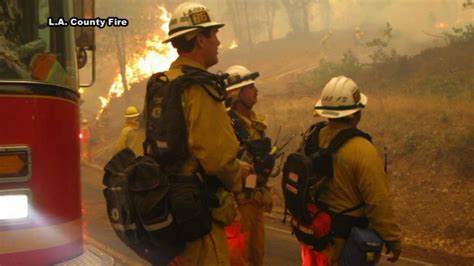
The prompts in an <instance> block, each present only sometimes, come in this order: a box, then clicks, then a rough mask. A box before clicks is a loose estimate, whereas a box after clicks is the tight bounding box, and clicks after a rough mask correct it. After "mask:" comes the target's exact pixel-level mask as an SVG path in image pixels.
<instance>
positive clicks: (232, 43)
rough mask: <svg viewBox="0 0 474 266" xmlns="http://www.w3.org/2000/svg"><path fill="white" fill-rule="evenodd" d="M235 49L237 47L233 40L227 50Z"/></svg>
mask: <svg viewBox="0 0 474 266" xmlns="http://www.w3.org/2000/svg"><path fill="white" fill-rule="evenodd" d="M237 47H239V45H238V44H237V42H236V41H235V40H232V42H231V43H230V45H229V49H234V48H237Z"/></svg>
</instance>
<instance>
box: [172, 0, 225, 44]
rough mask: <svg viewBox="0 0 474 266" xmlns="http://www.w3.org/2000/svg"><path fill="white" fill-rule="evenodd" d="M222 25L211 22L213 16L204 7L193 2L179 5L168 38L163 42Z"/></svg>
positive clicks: (173, 16) (221, 25) (221, 24)
mask: <svg viewBox="0 0 474 266" xmlns="http://www.w3.org/2000/svg"><path fill="white" fill-rule="evenodd" d="M223 26H224V24H223V23H219V22H216V21H214V20H213V16H212V14H211V12H210V10H209V8H207V7H206V6H205V5H203V4H199V3H193V2H186V3H182V4H180V5H179V6H178V7H176V9H175V10H174V12H173V15H172V16H171V20H170V24H169V32H168V38H167V39H166V40H164V41H163V42H164V43H166V42H169V41H171V40H172V39H174V38H176V37H178V36H182V35H185V34H187V33H191V32H194V31H196V30H199V29H203V28H209V27H219V28H220V27H223Z"/></svg>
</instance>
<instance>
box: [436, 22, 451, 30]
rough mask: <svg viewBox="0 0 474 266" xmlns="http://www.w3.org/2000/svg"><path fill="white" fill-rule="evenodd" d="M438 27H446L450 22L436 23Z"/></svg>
mask: <svg viewBox="0 0 474 266" xmlns="http://www.w3.org/2000/svg"><path fill="white" fill-rule="evenodd" d="M434 27H435V28H437V29H446V28H447V27H448V23H446V22H438V23H436V24H435V25H434Z"/></svg>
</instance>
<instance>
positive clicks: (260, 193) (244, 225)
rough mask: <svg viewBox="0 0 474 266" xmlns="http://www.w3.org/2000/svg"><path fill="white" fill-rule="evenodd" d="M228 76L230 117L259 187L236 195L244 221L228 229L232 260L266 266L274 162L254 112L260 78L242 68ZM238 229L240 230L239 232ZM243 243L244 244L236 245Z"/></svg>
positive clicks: (235, 68)
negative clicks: (266, 226) (266, 217)
mask: <svg viewBox="0 0 474 266" xmlns="http://www.w3.org/2000/svg"><path fill="white" fill-rule="evenodd" d="M225 73H227V74H229V77H228V78H227V89H226V90H227V98H228V101H229V102H228V104H229V107H230V108H229V111H228V113H229V116H230V118H231V122H232V125H233V127H234V130H235V133H236V135H237V139H238V140H239V141H240V145H241V152H240V156H241V157H242V158H243V159H247V160H249V162H250V163H253V164H254V167H255V170H256V187H255V188H252V187H250V188H248V187H247V186H246V189H248V191H245V192H242V193H237V194H236V195H235V197H236V201H237V204H238V211H239V214H240V221H236V224H237V225H239V224H240V228H239V226H235V225H232V226H230V227H229V228H228V229H226V233H227V237H228V240H229V247H230V249H231V250H230V253H231V259H232V264H235V265H238V264H248V265H263V256H264V250H265V248H264V244H265V236H264V217H263V213H264V211H268V212H270V211H271V209H272V195H271V192H270V189H269V187H267V181H268V177H269V175H270V173H271V171H272V168H273V165H274V159H273V158H272V156H271V155H270V152H271V141H270V139H269V138H268V137H266V134H265V130H266V128H267V123H266V122H265V120H264V119H263V118H262V117H261V116H259V115H257V114H256V113H255V112H254V111H253V107H254V106H255V104H256V103H257V96H258V89H257V87H256V86H255V80H256V78H257V77H258V75H259V74H258V72H253V73H252V72H250V71H249V70H248V69H247V68H245V67H243V66H240V65H235V66H231V67H230V68H228V69H227V70H226V71H225ZM245 154H248V156H245ZM246 157H247V158H246ZM236 229H240V230H238V231H237V232H236ZM239 231H240V232H239ZM242 240H243V243H233V242H241V241H242ZM239 249H243V250H239ZM238 254H243V257H240V258H239V257H238ZM242 259H243V260H244V261H245V262H244V263H242V262H241V260H242Z"/></svg>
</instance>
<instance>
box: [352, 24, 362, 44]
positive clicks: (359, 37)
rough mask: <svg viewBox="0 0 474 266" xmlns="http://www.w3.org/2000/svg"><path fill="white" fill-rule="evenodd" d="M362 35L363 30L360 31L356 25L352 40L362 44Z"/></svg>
mask: <svg viewBox="0 0 474 266" xmlns="http://www.w3.org/2000/svg"><path fill="white" fill-rule="evenodd" d="M364 35H365V32H364V31H362V30H361V29H360V27H359V26H357V27H356V28H355V31H354V40H355V42H356V43H357V45H364Z"/></svg>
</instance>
